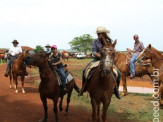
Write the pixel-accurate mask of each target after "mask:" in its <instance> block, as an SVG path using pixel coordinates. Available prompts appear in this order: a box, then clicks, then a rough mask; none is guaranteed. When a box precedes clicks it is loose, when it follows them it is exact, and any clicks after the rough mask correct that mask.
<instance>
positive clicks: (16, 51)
mask: <svg viewBox="0 0 163 122" xmlns="http://www.w3.org/2000/svg"><path fill="white" fill-rule="evenodd" d="M21 52H22V48H21V46H19V45H17V46H16V47H14V46H12V47H11V48H10V49H9V52H8V53H10V54H11V55H12V56H15V55H18V54H19V53H21Z"/></svg>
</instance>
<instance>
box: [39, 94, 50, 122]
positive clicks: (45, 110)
mask: <svg viewBox="0 0 163 122" xmlns="http://www.w3.org/2000/svg"><path fill="white" fill-rule="evenodd" d="M40 98H41V101H42V103H43V106H44V119H43V120H40V121H42V122H47V119H48V115H47V111H48V107H47V99H46V98H45V97H40Z"/></svg>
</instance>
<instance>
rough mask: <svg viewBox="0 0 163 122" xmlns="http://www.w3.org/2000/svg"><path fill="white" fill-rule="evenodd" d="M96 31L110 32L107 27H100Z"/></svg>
mask: <svg viewBox="0 0 163 122" xmlns="http://www.w3.org/2000/svg"><path fill="white" fill-rule="evenodd" d="M96 33H110V31H109V30H106V28H105V27H98V28H97V30H96Z"/></svg>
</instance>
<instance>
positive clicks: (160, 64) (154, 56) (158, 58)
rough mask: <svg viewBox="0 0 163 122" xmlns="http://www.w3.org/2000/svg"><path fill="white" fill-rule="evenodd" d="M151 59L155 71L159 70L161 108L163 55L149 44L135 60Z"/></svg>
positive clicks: (162, 100)
mask: <svg viewBox="0 0 163 122" xmlns="http://www.w3.org/2000/svg"><path fill="white" fill-rule="evenodd" d="M146 58H150V59H151V63H152V65H153V67H154V68H155V69H159V85H160V87H159V95H160V96H159V100H160V107H161V108H163V55H162V54H161V53H160V52H159V51H158V50H157V49H155V48H154V47H152V46H151V44H149V45H148V46H147V47H146V48H145V49H144V51H143V52H142V53H141V54H140V55H139V56H138V58H137V60H144V59H146Z"/></svg>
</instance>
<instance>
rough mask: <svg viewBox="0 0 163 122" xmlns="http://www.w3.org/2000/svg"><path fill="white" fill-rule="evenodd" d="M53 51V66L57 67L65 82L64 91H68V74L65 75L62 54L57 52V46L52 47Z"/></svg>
mask: <svg viewBox="0 0 163 122" xmlns="http://www.w3.org/2000/svg"><path fill="white" fill-rule="evenodd" d="M51 51H52V56H51V57H50V58H51V60H52V65H53V66H56V68H57V69H58V70H59V72H60V73H61V77H62V82H63V85H62V86H63V90H64V91H67V87H66V74H65V72H64V69H63V59H62V55H61V53H59V52H58V51H57V46H56V45H53V46H51Z"/></svg>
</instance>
